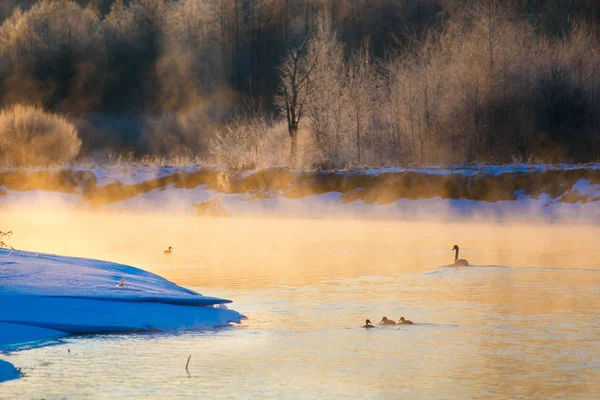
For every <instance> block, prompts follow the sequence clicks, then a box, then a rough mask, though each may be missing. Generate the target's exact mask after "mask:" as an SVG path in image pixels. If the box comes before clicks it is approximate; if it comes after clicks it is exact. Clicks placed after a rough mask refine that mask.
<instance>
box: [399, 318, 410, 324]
mask: <svg viewBox="0 0 600 400" xmlns="http://www.w3.org/2000/svg"><path fill="white" fill-rule="evenodd" d="M412 324H413V322H412V321H409V320H407V319H404V317H400V320H399V321H398V325H412Z"/></svg>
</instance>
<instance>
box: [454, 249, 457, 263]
mask: <svg viewBox="0 0 600 400" xmlns="http://www.w3.org/2000/svg"><path fill="white" fill-rule="evenodd" d="M454 251H455V253H454V261H455V262H456V260H458V249H455V250H454Z"/></svg>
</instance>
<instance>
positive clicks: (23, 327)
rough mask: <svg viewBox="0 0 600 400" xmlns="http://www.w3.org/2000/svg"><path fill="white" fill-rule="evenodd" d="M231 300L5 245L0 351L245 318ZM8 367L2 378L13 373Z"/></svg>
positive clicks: (0, 263)
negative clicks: (74, 337)
mask: <svg viewBox="0 0 600 400" xmlns="http://www.w3.org/2000/svg"><path fill="white" fill-rule="evenodd" d="M229 302H230V301H229V300H225V299H220V298H215V297H207V296H202V295H201V294H199V293H196V292H194V291H191V290H188V289H185V288H183V287H180V286H178V285H176V284H174V283H172V282H170V281H168V280H166V279H164V278H161V277H160V276H157V275H154V274H152V273H149V272H146V271H143V270H140V269H137V268H134V267H130V266H126V265H120V264H114V263H110V262H105V261H98V260H90V259H83V258H72V257H61V256H55V255H49V254H37V253H31V252H23V251H19V250H14V251H11V250H6V249H0V351H3V350H4V351H6V350H12V349H17V348H18V347H19V346H22V345H25V344H28V345H41V344H43V343H44V342H47V341H49V340H53V339H57V338H60V337H64V336H67V335H70V334H88V333H124V332H140V331H166V330H180V329H203V328H212V327H219V326H227V325H229V324H230V323H240V321H241V319H242V318H243V315H241V314H239V313H238V312H236V311H233V310H230V309H227V308H226V307H225V306H224V305H223V304H224V303H229ZM3 364H4V365H0V381H2V380H3V378H4V379H9V378H10V377H15V376H14V369H11V368H10V367H9V366H7V365H5V364H6V363H3Z"/></svg>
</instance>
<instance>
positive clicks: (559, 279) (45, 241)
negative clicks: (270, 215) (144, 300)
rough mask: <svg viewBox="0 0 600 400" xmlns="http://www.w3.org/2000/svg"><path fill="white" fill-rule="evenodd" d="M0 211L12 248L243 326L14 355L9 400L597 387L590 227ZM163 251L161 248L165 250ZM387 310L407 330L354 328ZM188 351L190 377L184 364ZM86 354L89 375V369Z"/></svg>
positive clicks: (597, 283)
mask: <svg viewBox="0 0 600 400" xmlns="http://www.w3.org/2000/svg"><path fill="white" fill-rule="evenodd" d="M3 217H4V218H3V221H2V223H3V224H6V225H7V226H9V227H10V229H12V230H13V231H14V232H15V234H14V235H13V237H12V238H11V243H12V244H13V245H14V246H15V247H19V248H27V249H30V250H35V251H45V252H54V253H60V254H68V255H76V256H86V257H95V258H102V259H109V260H113V261H118V262H123V263H127V264H133V265H136V266H139V267H143V268H145V269H148V270H150V271H153V272H156V273H159V274H161V275H163V276H165V277H167V278H168V279H171V280H174V281H176V282H177V283H179V284H181V285H185V286H189V287H193V288H195V289H197V290H199V291H200V292H202V293H206V294H208V295H214V296H221V297H225V298H229V299H232V300H234V303H233V305H232V308H234V309H236V310H238V311H240V312H242V313H244V314H245V315H247V316H248V317H249V319H248V320H247V321H245V322H244V323H243V324H242V326H239V327H233V328H230V329H226V330H220V331H216V332H210V333H206V332H205V333H202V332H200V333H199V332H189V333H182V334H177V335H170V334H167V335H132V336H120V335H117V336H109V337H93V338H74V339H69V340H68V341H67V346H68V347H69V348H70V349H71V350H72V352H73V353H76V354H80V356H77V357H70V358H69V357H66V356H65V349H64V347H65V346H54V347H45V348H42V349H34V350H29V351H25V352H20V353H15V354H13V355H11V356H10V360H11V361H12V362H13V363H15V364H16V365H21V366H25V370H26V371H27V373H28V375H29V377H28V378H27V379H24V380H21V381H16V382H11V383H9V384H7V385H4V386H3V387H1V388H0V391H1V390H10V391H11V392H10V394H11V395H14V396H21V397H25V398H27V397H35V394H39V393H40V391H41V390H42V388H43V390H44V393H45V394H46V395H47V397H52V395H53V394H55V395H57V396H58V395H59V394H61V395H64V394H67V397H78V396H79V397H86V396H91V397H98V393H113V394H115V396H116V397H121V396H126V397H128V398H145V397H147V396H149V395H150V396H152V395H154V396H155V397H156V398H165V397H169V398H197V397H198V396H200V395H210V397H212V398H223V397H235V398H243V397H245V398H398V397H408V398H565V397H566V398H594V397H595V395H597V394H598V393H599V392H600V383H598V382H600V363H599V362H598V360H600V339H599V338H600V336H599V334H598V332H600V322H599V321H600V304H599V302H598V299H599V298H600V247H599V246H597V244H596V243H597V238H598V237H599V234H600V228H599V227H596V226H582V225H569V224H534V223H527V224H525V223H501V224H482V223H476V222H401V221H387V222H386V221H347V220H293V219H283V220H277V219H260V220H258V219H201V218H193V217H189V216H183V215H179V216H176V215H164V214H162V215H161V214H129V213H103V214H99V213H88V212H74V213H59V214H52V215H48V214H39V215H36V213H30V214H27V215H26V216H24V215H16V214H11V215H9V216H3ZM454 244H458V245H460V247H461V258H467V259H468V260H469V261H470V263H471V264H473V265H476V266H475V267H469V268H453V267H442V266H443V265H447V264H449V263H451V262H452V261H453V253H452V252H451V251H450V249H451V248H452V246H453V245H454ZM169 245H170V246H173V247H174V248H175V250H174V252H173V254H171V255H165V254H163V250H164V249H165V248H166V247H167V246H169ZM384 315H386V316H388V317H389V318H392V319H395V320H397V319H398V318H399V317H400V316H404V317H406V318H408V319H411V320H413V321H415V322H417V323H418V324H417V325H415V326H411V327H404V326H397V327H391V328H378V329H372V330H368V331H367V330H364V329H360V328H359V327H360V326H361V325H362V324H363V323H364V320H365V319H366V318H370V319H371V320H373V322H378V321H379V320H380V319H381V317H382V316H384ZM189 354H193V357H192V362H191V365H192V368H191V371H192V377H191V378H187V376H185V375H184V374H183V372H184V371H183V370H182V368H180V367H179V364H182V363H183V364H184V363H185V360H186V358H187V355H189ZM41 360H44V361H43V362H44V363H50V364H49V365H46V364H44V365H42V361H41ZM91 360H93V361H94V363H95V364H96V365H98V367H97V368H94V369H90V368H89V367H85V365H89V362H90V361H91ZM182 360H183V361H182ZM86 363H87V364H86ZM115 366H116V367H115ZM82 387H83V389H82ZM0 393H1V392H0ZM69 395H70V396H69ZM0 397H2V396H0ZM100 397H101V396H100Z"/></svg>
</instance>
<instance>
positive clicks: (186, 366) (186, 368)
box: [185, 354, 192, 376]
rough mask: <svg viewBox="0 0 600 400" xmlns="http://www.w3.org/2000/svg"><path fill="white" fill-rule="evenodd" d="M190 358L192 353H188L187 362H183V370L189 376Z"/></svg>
mask: <svg viewBox="0 0 600 400" xmlns="http://www.w3.org/2000/svg"><path fill="white" fill-rule="evenodd" d="M191 359H192V355H191V354H190V356H189V357H188V360H187V362H186V363H185V372H187V374H188V376H190V370H189V369H188V367H189V365H190V360H191Z"/></svg>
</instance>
